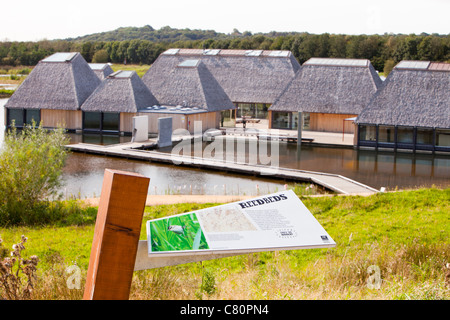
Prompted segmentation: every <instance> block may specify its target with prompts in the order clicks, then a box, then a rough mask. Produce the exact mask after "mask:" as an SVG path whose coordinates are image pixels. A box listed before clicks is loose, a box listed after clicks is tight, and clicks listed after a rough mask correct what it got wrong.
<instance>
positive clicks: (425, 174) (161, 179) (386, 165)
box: [0, 99, 450, 197]
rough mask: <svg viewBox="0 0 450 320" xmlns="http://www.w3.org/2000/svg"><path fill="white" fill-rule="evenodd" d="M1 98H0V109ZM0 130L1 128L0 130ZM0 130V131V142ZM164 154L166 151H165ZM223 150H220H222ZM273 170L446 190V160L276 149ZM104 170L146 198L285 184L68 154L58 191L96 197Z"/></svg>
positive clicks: (94, 138) (449, 170)
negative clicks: (143, 186)
mask: <svg viewBox="0 0 450 320" xmlns="http://www.w3.org/2000/svg"><path fill="white" fill-rule="evenodd" d="M4 103H6V99H0V110H2V111H3V105H4ZM3 117H4V112H0V123H1V126H2V127H3V124H4V119H3ZM0 129H1V128H0ZM3 135H4V130H3V129H2V130H0V141H2V140H3ZM71 138H72V141H73V142H89V143H102V144H112V143H119V142H126V141H129V140H130V137H118V136H103V137H99V136H98V135H71ZM165 151H166V152H170V150H169V151H168V150H167V149H166V150H165ZM225 151H226V150H225ZM279 166H280V167H287V168H293V169H302V170H309V171H319V172H328V173H335V174H340V175H343V176H346V177H348V178H350V179H354V180H356V181H359V182H361V183H364V184H367V185H369V186H371V187H374V188H377V189H379V188H381V187H386V188H388V189H394V188H396V187H397V188H399V189H406V188H416V187H430V186H433V185H436V186H440V187H448V186H450V155H431V154H419V153H417V154H412V153H401V152H397V153H393V152H376V151H367V150H354V149H344V148H325V147H311V146H307V145H302V148H301V150H300V152H298V150H297V146H296V144H287V143H280V144H279ZM105 168H109V169H118V170H125V171H132V172H137V173H140V174H143V175H145V176H148V177H150V187H149V193H150V194H234V195H238V194H240V195H243V194H246V195H256V194H264V193H271V192H276V191H280V190H283V189H284V188H285V183H286V182H285V181H281V180H274V179H270V177H268V178H264V179H261V178H258V179H257V178H255V177H253V176H245V175H235V174H230V173H219V172H217V171H209V170H203V169H195V168H187V167H182V166H175V165H163V164H155V163H148V162H142V161H134V160H125V159H118V158H108V157H103V156H94V155H86V154H80V153H72V154H71V155H70V156H69V158H68V161H67V164H66V167H65V168H64V173H63V179H64V181H65V182H66V183H65V187H64V189H63V190H62V192H63V193H65V194H66V195H67V196H68V195H75V196H80V197H91V196H99V195H100V192H101V186H102V181H103V172H104V170H105Z"/></svg>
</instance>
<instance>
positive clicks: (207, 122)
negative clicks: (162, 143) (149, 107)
mask: <svg viewBox="0 0 450 320" xmlns="http://www.w3.org/2000/svg"><path fill="white" fill-rule="evenodd" d="M138 115H139V116H148V132H149V133H158V118H166V117H171V118H172V130H176V129H186V130H189V132H190V133H194V121H202V131H205V130H207V129H210V128H218V127H219V121H220V114H219V115H217V112H207V113H197V114H189V115H187V114H176V113H138ZM189 124H190V125H189ZM188 126H189V128H188Z"/></svg>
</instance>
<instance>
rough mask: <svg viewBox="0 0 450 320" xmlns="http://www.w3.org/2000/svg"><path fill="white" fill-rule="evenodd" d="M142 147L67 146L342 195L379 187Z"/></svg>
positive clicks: (81, 150)
mask: <svg viewBox="0 0 450 320" xmlns="http://www.w3.org/2000/svg"><path fill="white" fill-rule="evenodd" d="M141 146H142V143H124V144H116V145H109V146H102V145H93V144H85V143H79V144H72V145H68V146H67V148H69V149H71V150H72V151H74V152H83V153H89V154H98V155H105V156H112V157H120V158H126V159H134V160H143V161H150V162H160V163H167V164H174V163H177V164H182V165H184V166H190V167H196V168H204V169H210V170H219V171H224V172H233V173H239V174H246V175H253V176H261V177H264V178H277V179H286V180H294V181H299V182H312V183H314V184H317V185H320V186H322V187H325V188H326V189H329V190H332V191H335V192H337V193H339V194H373V193H376V192H378V190H376V189H374V188H371V187H369V186H366V185H364V184H362V183H359V182H357V181H354V180H351V179H348V178H346V177H343V176H341V175H337V174H330V173H323V172H313V171H305V170H295V169H287V168H276V167H275V168H274V167H268V166H263V165H250V164H245V163H236V162H226V161H220V160H217V159H208V158H196V157H189V156H181V155H172V154H168V153H162V152H158V151H148V150H139V149H136V148H137V147H141Z"/></svg>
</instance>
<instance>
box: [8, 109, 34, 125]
mask: <svg viewBox="0 0 450 320" xmlns="http://www.w3.org/2000/svg"><path fill="white" fill-rule="evenodd" d="M32 120H34V122H35V125H36V126H38V125H39V123H40V122H41V111H40V110H39V109H8V119H7V125H8V126H11V125H12V123H13V121H14V125H15V126H16V127H17V128H21V127H23V126H24V125H26V124H29V125H31V124H32Z"/></svg>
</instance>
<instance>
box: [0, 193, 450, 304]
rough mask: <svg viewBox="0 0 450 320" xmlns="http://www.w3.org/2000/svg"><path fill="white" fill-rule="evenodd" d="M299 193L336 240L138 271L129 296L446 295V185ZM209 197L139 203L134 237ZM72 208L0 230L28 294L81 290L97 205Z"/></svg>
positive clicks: (449, 293)
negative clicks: (57, 218) (25, 272)
mask: <svg viewBox="0 0 450 320" xmlns="http://www.w3.org/2000/svg"><path fill="white" fill-rule="evenodd" d="M300 198H301V199H302V201H303V202H304V204H305V205H306V207H307V208H309V210H310V211H311V212H312V214H313V215H314V216H315V217H316V219H317V220H318V221H319V222H320V223H321V224H322V226H323V227H324V228H325V229H326V230H327V232H328V233H329V234H330V235H331V236H332V237H333V239H334V240H335V241H336V243H337V246H336V247H335V248H330V249H309V250H293V251H278V252H261V253H255V254H247V255H241V256H235V257H230V258H223V259H217V260H210V261H204V262H201V263H200V262H199V263H191V264H185V265H178V266H172V267H165V268H159V269H153V270H143V271H137V272H135V273H134V277H133V282H132V288H131V294H130V299H212V300H215V299H389V300H390V299H421V300H422V299H432V300H435V299H449V297H450V264H449V263H450V242H449V234H450V223H449V222H450V221H449V220H450V216H449V212H450V189H444V190H442V189H436V188H431V189H419V190H412V191H399V192H390V193H382V194H377V195H373V196H368V197H363V196H322V197H304V196H300ZM214 205H217V204H177V205H160V206H153V207H146V209H145V216H144V221H143V223H142V231H141V239H142V240H144V239H146V231H145V223H146V221H147V220H150V219H156V218H161V217H165V216H169V215H173V214H179V213H184V212H189V211H193V210H197V209H201V208H206V207H210V206H214ZM74 212H75V213H74V215H76V217H72V218H70V217H69V218H67V219H65V220H64V221H61V223H57V224H54V225H52V226H48V225H47V226H39V227H10V228H0V237H1V238H2V239H3V240H4V241H3V244H4V245H5V247H6V248H8V249H9V248H11V246H12V245H13V243H16V242H18V241H19V239H20V237H21V235H22V234H24V235H25V236H27V237H28V242H27V244H26V250H24V255H25V256H28V255H37V256H38V257H39V259H40V262H39V264H38V272H37V274H38V281H37V284H36V286H35V289H34V292H33V299H81V298H82V295H83V289H84V284H85V276H86V272H87V268H88V263H89V255H90V249H91V242H92V237H93V233H94V224H95V214H96V210H95V208H85V209H83V210H81V212H80V211H74ZM74 264H76V265H77V266H79V267H80V268H81V271H82V281H81V288H80V289H68V286H67V279H68V277H69V274H68V273H66V272H65V270H66V268H67V267H68V266H71V265H74ZM373 266H375V268H377V270H378V275H379V279H381V283H380V282H378V283H380V285H379V287H376V288H374V287H373V286H370V284H373V283H374V282H373V279H375V278H374V277H375V274H374V273H373V271H371V270H373V268H374V267H373ZM369 268H372V269H369ZM368 284H369V285H368ZM179 288H181V290H180V289H179ZM0 293H1V287H0Z"/></svg>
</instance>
